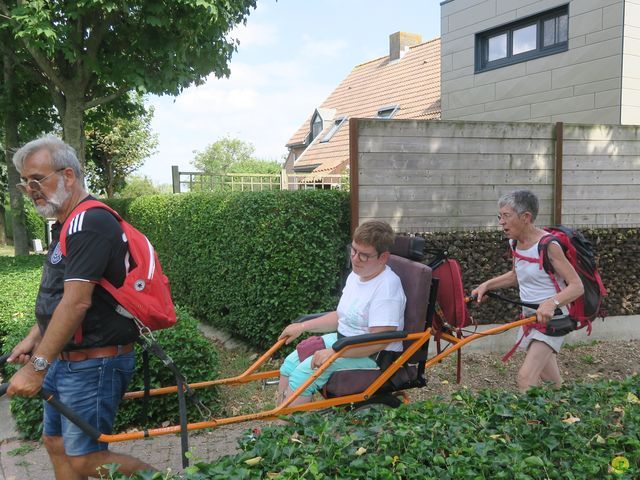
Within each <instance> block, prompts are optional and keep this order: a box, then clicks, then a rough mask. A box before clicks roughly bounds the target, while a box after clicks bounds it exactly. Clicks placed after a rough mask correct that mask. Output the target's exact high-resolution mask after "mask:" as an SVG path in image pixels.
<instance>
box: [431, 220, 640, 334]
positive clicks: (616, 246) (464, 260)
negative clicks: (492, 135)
mask: <svg viewBox="0 0 640 480" xmlns="http://www.w3.org/2000/svg"><path fill="white" fill-rule="evenodd" d="M581 231H582V233H584V235H585V237H586V238H587V239H589V240H590V241H591V243H592V244H593V247H594V250H595V253H596V256H597V258H598V263H599V271H600V274H601V276H602V281H603V283H604V285H605V287H606V288H607V293H608V295H607V296H606V297H605V299H604V302H603V309H604V311H605V312H606V314H607V315H633V314H637V313H640V295H639V292H640V263H639V262H638V261H637V259H638V258H640V234H639V230H638V229H635V228H617V229H605V228H600V229H582V230H581ZM421 235H422V236H424V237H425V238H426V240H427V248H429V247H435V248H443V249H446V250H448V252H449V254H450V256H451V257H452V258H455V259H457V260H458V261H459V262H460V265H461V267H462V278H463V281H464V287H465V291H466V292H471V290H472V289H473V288H474V287H475V286H477V285H479V284H480V283H482V282H483V281H485V280H487V279H489V278H491V277H493V276H496V275H499V274H501V273H504V272H506V271H508V270H509V269H510V268H511V265H512V263H511V257H510V252H509V244H508V242H507V240H506V239H505V238H504V235H503V234H502V232H500V231H483V232H436V233H424V234H421ZM510 296H511V298H514V299H517V297H518V295H517V292H516V290H513V291H512V292H510ZM470 313H471V314H472V315H473V317H474V319H475V320H477V321H478V322H479V323H481V324H485V323H501V322H503V321H506V320H511V319H513V318H515V317H516V316H517V315H518V314H519V309H518V307H514V306H511V305H508V304H506V303H504V302H500V301H496V300H493V301H489V302H485V303H483V304H481V305H477V304H474V305H473V306H470Z"/></svg>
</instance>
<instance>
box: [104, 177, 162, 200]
mask: <svg viewBox="0 0 640 480" xmlns="http://www.w3.org/2000/svg"><path fill="white" fill-rule="evenodd" d="M163 193H171V185H169V184H163V185H160V186H156V185H154V184H153V182H152V181H151V179H150V178H149V177H146V176H138V175H131V176H129V177H127V180H126V185H125V186H124V188H123V189H122V190H120V191H119V192H118V193H117V194H116V195H115V196H116V197H118V198H138V197H142V196H144V195H159V194H163Z"/></svg>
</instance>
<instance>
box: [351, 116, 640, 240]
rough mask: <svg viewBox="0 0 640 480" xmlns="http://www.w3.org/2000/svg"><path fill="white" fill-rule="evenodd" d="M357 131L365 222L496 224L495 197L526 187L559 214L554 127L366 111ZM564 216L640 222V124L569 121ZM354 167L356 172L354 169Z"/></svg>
mask: <svg viewBox="0 0 640 480" xmlns="http://www.w3.org/2000/svg"><path fill="white" fill-rule="evenodd" d="M357 122H358V126H357V132H358V135H357V138H352V139H351V142H357V143H356V144H355V145H353V144H352V147H357V148H352V149H351V151H352V155H353V154H355V155H356V158H355V159H354V158H352V160H351V168H352V172H351V175H357V179H355V181H353V182H352V184H353V185H357V192H356V195H355V196H354V198H355V199H357V203H356V204H355V205H353V208H356V209H357V211H358V218H359V221H360V222H362V221H364V220H366V219H369V218H379V219H383V220H386V221H388V222H389V223H390V224H391V225H392V226H393V227H394V228H395V229H396V230H398V231H406V232H421V231H432V230H443V229H444V230H451V229H477V228H481V229H484V228H497V227H496V210H497V205H496V201H497V199H498V198H499V197H500V196H501V195H502V194H504V193H507V192H509V191H512V190H515V189H519V188H527V189H530V190H532V191H534V192H535V193H536V194H537V195H538V197H539V199H540V213H539V217H538V220H537V223H538V224H539V225H549V224H551V223H552V222H553V212H554V191H555V188H556V185H555V184H554V183H555V165H556V140H555V125H553V124H545V123H519V122H514V123H499V122H467V121H464V122H461V121H418V120H392V121H388V120H378V119H358V120H357ZM561 147H562V150H561V151H562V166H563V168H562V190H561V192H562V205H561V212H562V223H564V224H566V225H575V226H587V225H589V226H612V227H628V226H637V225H638V224H640V155H639V154H640V128H639V127H636V126H619V125H617V126H616V125H571V124H564V125H563V141H562V144H561ZM354 168H355V169H356V171H353V169H354Z"/></svg>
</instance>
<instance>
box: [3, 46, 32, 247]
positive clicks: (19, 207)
mask: <svg viewBox="0 0 640 480" xmlns="http://www.w3.org/2000/svg"><path fill="white" fill-rule="evenodd" d="M3 65H4V88H5V95H6V98H5V107H6V109H5V117H4V147H5V153H4V158H5V159H6V162H7V184H8V189H9V203H10V205H11V221H12V223H13V248H14V251H15V255H16V256H19V255H28V254H29V240H28V238H27V227H26V217H25V214H24V198H23V196H22V194H21V193H20V192H18V190H17V189H16V183H18V182H20V174H19V173H18V171H17V170H16V167H14V166H13V161H12V160H13V152H14V150H15V149H16V148H17V147H18V142H19V140H18V114H17V112H16V109H15V105H14V103H13V102H12V99H14V98H17V93H16V92H15V84H14V82H13V71H12V70H13V63H12V62H11V59H10V58H9V57H8V56H7V55H5V56H4V58H3Z"/></svg>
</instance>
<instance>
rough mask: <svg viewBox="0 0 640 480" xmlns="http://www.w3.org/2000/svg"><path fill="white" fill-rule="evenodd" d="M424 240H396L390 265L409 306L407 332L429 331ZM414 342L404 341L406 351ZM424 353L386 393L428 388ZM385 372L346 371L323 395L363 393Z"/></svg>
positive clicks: (401, 371)
mask: <svg viewBox="0 0 640 480" xmlns="http://www.w3.org/2000/svg"><path fill="white" fill-rule="evenodd" d="M424 244H425V241H424V238H421V237H402V236H398V237H396V240H395V243H394V246H393V248H392V249H391V256H390V258H389V261H388V263H387V265H389V267H391V269H392V270H393V272H394V273H395V274H396V275H398V277H400V281H401V282H402V288H403V289H404V293H405V296H406V298H407V303H406V307H405V312H404V330H403V331H404V332H406V333H417V332H423V331H424V330H425V328H426V321H427V310H428V306H429V297H430V288H431V268H430V267H428V266H427V265H425V264H423V263H420V262H419V260H421V259H422V258H423V253H422V252H423V250H424ZM411 343H412V342H411V341H405V342H403V348H404V349H406V348H407V347H408V346H409V345H411ZM421 354H423V355H424V356H425V358H426V354H424V352H422V351H418V352H416V354H414V355H413V358H411V359H410V360H409V362H407V364H405V366H403V367H402V368H400V369H399V370H398V371H397V372H396V373H395V374H394V375H393V376H392V377H391V379H390V381H389V382H387V384H386V385H385V386H384V387H383V389H382V390H383V391H385V392H388V391H393V390H397V389H401V388H408V387H410V386H418V385H416V383H420V382H422V383H421V385H420V386H422V385H424V380H423V379H421V378H418V377H419V374H418V373H419V372H418V370H419V369H418V361H420V360H421V358H419V357H421V356H422V355H421ZM381 373H382V370H380V369H375V370H342V371H339V372H335V373H334V374H333V375H332V376H331V378H329V381H328V382H327V384H326V385H325V387H324V389H323V395H324V396H325V397H327V398H329V397H339V396H344V395H350V394H355V393H360V392H363V391H364V390H366V389H367V387H369V386H370V385H371V384H372V383H373V382H374V381H375V380H376V379H377V378H378V377H379V376H380V375H381Z"/></svg>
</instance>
